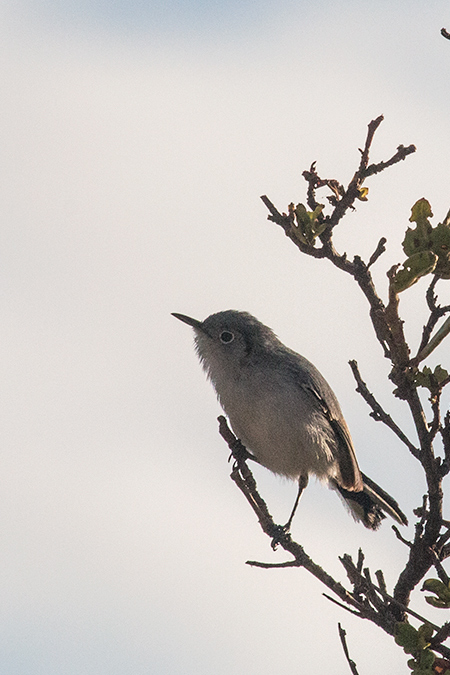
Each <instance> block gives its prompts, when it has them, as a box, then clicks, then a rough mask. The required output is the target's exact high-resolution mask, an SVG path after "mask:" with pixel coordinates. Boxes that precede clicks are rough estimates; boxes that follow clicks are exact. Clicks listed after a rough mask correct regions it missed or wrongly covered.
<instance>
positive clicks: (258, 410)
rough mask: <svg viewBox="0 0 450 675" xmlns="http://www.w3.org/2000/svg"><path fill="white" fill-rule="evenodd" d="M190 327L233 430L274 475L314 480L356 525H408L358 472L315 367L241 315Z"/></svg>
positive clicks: (327, 388) (336, 409)
mask: <svg viewBox="0 0 450 675" xmlns="http://www.w3.org/2000/svg"><path fill="white" fill-rule="evenodd" d="M174 316H175V317H176V318H178V319H180V320H181V321H184V322H185V323H187V324H189V325H190V326H192V327H193V329H194V333H195V345H196V349H197V353H198V355H199V358H200V361H201V363H202V366H203V368H204V370H205V371H206V373H207V375H208V377H209V379H210V380H211V382H212V384H213V385H214V388H215V390H216V392H217V396H218V398H219V401H220V404H221V406H222V407H223V409H224V411H225V413H226V414H227V416H228V418H229V420H230V423H231V426H232V428H233V431H234V432H235V434H236V436H238V438H239V439H240V440H241V441H242V443H243V444H244V445H245V446H246V448H247V450H249V451H250V452H251V453H252V454H253V455H254V456H255V457H256V459H257V460H258V462H259V463H261V464H263V465H264V466H266V467H267V468H268V469H270V470H271V471H273V472H274V473H277V474H281V475H283V476H287V477H288V478H291V479H294V480H299V479H300V477H302V478H303V480H305V479H306V480H307V478H308V476H309V475H310V474H314V475H315V476H317V477H318V478H319V479H320V480H322V481H326V482H327V483H328V484H329V486H330V487H331V488H333V489H335V490H337V491H338V493H339V494H340V496H341V497H342V498H343V499H344V501H345V503H346V504H347V506H348V507H349V509H350V512H351V513H352V515H353V516H354V518H355V519H357V520H361V521H362V522H363V523H364V525H365V526H366V527H368V528H370V529H376V528H377V527H378V526H379V524H380V521H381V519H382V518H384V517H385V515H384V514H385V513H387V514H389V515H390V516H391V517H392V518H394V519H395V520H396V521H397V522H399V523H402V524H406V523H407V519H406V517H405V515H404V514H403V513H402V512H401V510H400V508H399V506H398V504H397V502H396V501H395V500H394V499H392V497H390V496H389V495H388V494H387V493H386V492H384V490H382V489H381V488H380V487H379V486H378V485H376V483H374V482H373V481H372V480H370V479H369V478H368V477H367V476H365V475H364V474H362V473H361V471H360V469H359V466H358V462H357V460H356V456H355V451H354V447H353V442H352V439H351V436H350V432H349V429H348V426H347V424H346V422H345V419H344V416H343V414H342V411H341V408H340V406H339V403H338V401H337V398H336V396H335V395H334V393H333V391H332V389H331V387H330V386H329V385H328V383H327V382H326V380H325V379H324V378H323V377H322V375H321V374H320V373H319V371H318V370H317V368H315V366H314V365H313V364H312V363H310V362H309V361H308V360H307V359H305V358H304V357H303V356H301V355H300V354H297V353H296V352H294V351H293V350H291V349H289V348H288V347H286V346H285V345H284V344H283V343H282V342H281V341H280V340H279V339H278V338H277V337H276V335H275V334H274V332H273V331H272V330H271V329H270V328H268V327H267V326H265V325H264V324H262V323H261V322H260V321H258V319H256V318H255V317H253V316H252V315H251V314H248V313H247V312H238V311H235V310H227V311H225V312H219V313H217V314H212V315H211V316H209V317H208V318H207V319H205V321H203V322H200V321H197V320H196V319H192V318H191V317H187V316H185V315H183V314H174Z"/></svg>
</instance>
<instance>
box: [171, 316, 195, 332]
mask: <svg viewBox="0 0 450 675" xmlns="http://www.w3.org/2000/svg"><path fill="white" fill-rule="evenodd" d="M172 316H174V317H175V318H176V319H180V321H183V322H184V323H187V324H188V326H192V328H197V330H202V329H203V325H202V322H201V321H197V319H192V318H191V317H190V316H186V314H177V313H176V312H172Z"/></svg>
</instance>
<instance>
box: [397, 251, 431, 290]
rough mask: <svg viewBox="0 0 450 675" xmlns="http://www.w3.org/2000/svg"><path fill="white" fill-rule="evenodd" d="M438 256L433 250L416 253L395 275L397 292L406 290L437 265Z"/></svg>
mask: <svg viewBox="0 0 450 675" xmlns="http://www.w3.org/2000/svg"><path fill="white" fill-rule="evenodd" d="M437 260H438V257H437V255H435V254H434V253H433V252H432V251H421V252H420V253H414V254H413V255H411V256H410V257H409V258H407V260H405V262H404V263H403V268H402V269H401V270H399V271H398V272H397V274H396V275H395V277H394V280H393V285H394V290H395V291H396V292H397V293H401V292H402V291H405V290H406V289H407V288H409V287H410V286H412V285H413V284H415V283H416V281H418V280H419V279H420V277H423V276H424V275H425V274H429V273H430V272H432V271H433V270H434V268H435V267H436V263H437Z"/></svg>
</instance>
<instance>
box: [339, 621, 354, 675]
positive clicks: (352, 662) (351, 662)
mask: <svg viewBox="0 0 450 675" xmlns="http://www.w3.org/2000/svg"><path fill="white" fill-rule="evenodd" d="M338 629H339V637H340V638H341V644H342V649H343V650H344V654H345V658H346V659H347V663H348V665H349V666H350V670H351V671H352V675H359V673H358V670H357V668H356V663H355V662H354V661H352V659H351V658H350V654H349V652H348V647H347V640H346V639H345V636H346V635H347V633H346V632H345V630H344V629H343V628H342V626H341V624H340V623H338Z"/></svg>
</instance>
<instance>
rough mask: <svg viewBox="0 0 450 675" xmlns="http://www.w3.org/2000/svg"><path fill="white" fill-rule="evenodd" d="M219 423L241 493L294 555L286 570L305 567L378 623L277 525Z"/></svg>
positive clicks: (233, 439) (231, 436) (222, 423)
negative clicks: (232, 459) (233, 460)
mask: <svg viewBox="0 0 450 675" xmlns="http://www.w3.org/2000/svg"><path fill="white" fill-rule="evenodd" d="M218 420H219V433H220V435H221V436H222V438H224V440H225V441H226V442H227V443H228V447H229V448H230V450H231V453H232V455H233V457H234V459H235V464H234V467H233V471H232V473H231V478H232V480H233V481H234V482H235V483H236V485H237V486H238V487H239V489H240V490H241V492H242V493H243V494H244V496H245V498H246V499H247V501H248V502H249V504H250V506H251V507H252V509H253V511H254V512H255V514H256V516H257V518H258V520H259V523H260V525H261V528H262V530H263V531H264V532H265V533H266V534H267V535H268V536H269V537H270V538H271V539H272V540H273V543H274V542H275V544H276V545H278V544H279V545H280V546H281V547H282V548H283V549H284V550H285V551H287V552H288V553H290V554H291V555H292V556H293V558H294V561H290V565H283V566H291V565H292V566H296V567H304V568H305V569H306V570H307V571H308V572H310V574H312V575H313V576H314V577H316V579H318V580H319V581H321V582H322V583H323V584H324V585H325V586H327V588H329V589H330V590H331V591H332V592H333V593H334V594H335V595H337V596H338V597H339V598H340V599H341V600H342V601H343V602H345V603H347V604H349V605H351V606H352V607H354V608H356V609H357V610H359V611H361V610H362V611H364V614H363V616H364V617H365V618H371V619H372V620H375V621H376V616H375V613H374V612H373V611H372V612H370V611H368V610H367V608H365V607H362V606H361V605H360V603H359V602H358V601H357V600H356V599H355V598H354V597H353V596H352V594H351V593H350V592H349V591H347V589H346V588H345V587H344V586H342V584H341V583H339V582H338V581H335V579H333V577H332V576H331V575H329V574H328V573H327V572H326V571H325V570H324V569H323V568H322V567H320V565H317V564H316V563H315V562H314V561H313V560H312V559H311V558H310V557H309V556H308V555H307V553H306V552H305V550H304V549H303V547H302V546H300V544H297V543H296V542H294V541H293V540H292V538H291V535H290V534H289V533H288V532H286V531H284V529H283V528H282V527H280V526H279V525H276V524H275V522H274V520H273V518H272V516H271V515H270V513H269V510H268V508H267V505H266V503H265V501H264V500H263V499H262V497H261V496H260V494H259V493H258V490H257V487H256V482H255V479H254V477H253V474H252V472H251V471H250V469H249V468H248V466H247V464H246V461H245V459H242V456H241V454H240V453H237V454H235V448H236V445H237V443H239V441H238V440H237V439H236V437H235V436H234V434H233V432H232V431H231V430H230V428H229V427H228V424H227V421H226V419H225V417H223V416H222V415H221V416H220V417H219V418H218ZM249 564H252V565H255V564H257V565H258V566H259V567H263V566H266V565H265V563H255V561H249ZM385 630H387V632H390V633H391V634H392V630H393V628H392V627H391V630H388V629H387V628H386V629H385Z"/></svg>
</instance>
